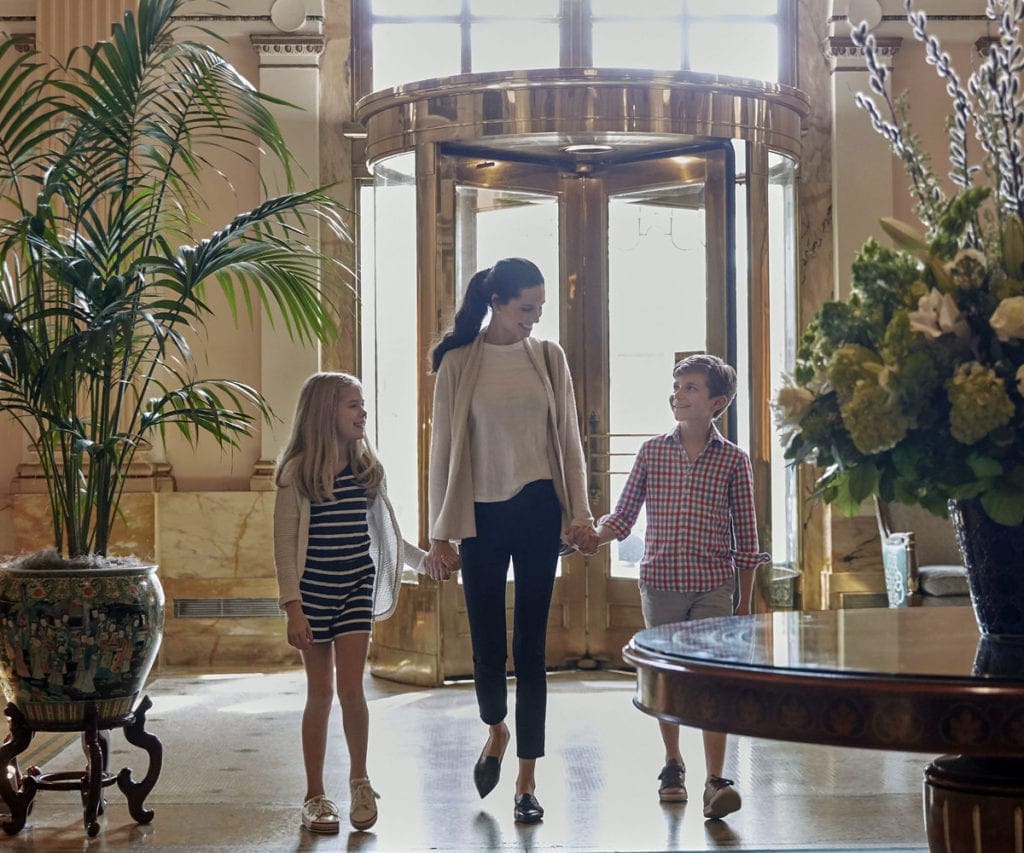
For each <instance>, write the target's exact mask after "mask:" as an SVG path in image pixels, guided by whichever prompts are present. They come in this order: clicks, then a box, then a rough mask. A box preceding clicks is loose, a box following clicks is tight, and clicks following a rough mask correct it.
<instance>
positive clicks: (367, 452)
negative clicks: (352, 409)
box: [274, 372, 384, 503]
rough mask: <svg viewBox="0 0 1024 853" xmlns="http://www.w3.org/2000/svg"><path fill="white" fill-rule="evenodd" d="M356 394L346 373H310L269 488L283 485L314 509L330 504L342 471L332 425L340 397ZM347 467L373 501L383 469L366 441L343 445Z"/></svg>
mask: <svg viewBox="0 0 1024 853" xmlns="http://www.w3.org/2000/svg"><path fill="white" fill-rule="evenodd" d="M353 387H355V388H361V387H362V385H361V384H360V382H359V380H358V379H356V377H354V376H352V375H350V374H348V373H334V372H323V373H314V374H313V375H312V376H310V377H309V378H308V379H307V380H306V381H305V382H304V383H303V385H302V390H301V391H300V392H299V402H298V404H297V405H296V407H295V419H294V421H293V422H292V431H291V435H290V436H288V443H287V444H286V445H285V448H284V450H282V451H281V455H280V456H279V457H278V460H277V468H276V469H275V472H274V483H275V484H276V485H278V486H281V485H283V484H284V482H285V480H287V482H289V483H290V484H291V485H293V486H295V488H296V489H298V490H299V493H300V494H301V495H302V496H303V497H306V498H308V499H309V500H310V501H312V502H313V503H317V502H322V501H326V500H329V499H330V497H331V495H332V494H333V493H334V477H335V476H336V475H337V474H338V472H339V471H340V470H341V469H342V465H341V459H342V456H343V454H342V453H341V450H342V447H341V442H339V440H338V437H337V431H336V427H335V424H336V423H337V420H338V406H339V405H340V403H341V398H342V395H343V394H344V393H345V392H346V391H347V390H348V389H350V388H353ZM345 444H347V445H348V448H347V449H348V459H349V465H350V466H351V467H352V474H353V476H354V477H355V480H356V482H357V483H358V484H359V485H360V486H362V487H363V488H364V489H366V492H367V494H368V495H370V496H373V495H376V494H377V492H378V490H379V489H380V484H381V481H382V480H383V479H384V468H383V466H382V465H381V464H380V460H379V459H378V458H377V455H376V454H375V453H374V452H373V448H371V447H370V445H369V444H368V443H367V441H366V440H365V439H359V440H356V441H348V442H345Z"/></svg>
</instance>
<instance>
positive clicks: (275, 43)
mask: <svg viewBox="0 0 1024 853" xmlns="http://www.w3.org/2000/svg"><path fill="white" fill-rule="evenodd" d="M249 42H250V43H251V44H252V49H253V50H255V51H256V52H257V53H258V54H261V55H263V56H300V55H305V56H319V55H320V54H321V53H323V52H324V44H325V42H326V39H325V38H324V37H323V36H314V35H310V36H286V35H253V36H249Z"/></svg>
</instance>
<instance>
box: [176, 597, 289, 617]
mask: <svg viewBox="0 0 1024 853" xmlns="http://www.w3.org/2000/svg"><path fill="white" fill-rule="evenodd" d="M267 616H284V613H283V612H282V610H281V608H280V607H278V605H277V599H276V598H176V599H174V618H175V619H246V618H251V617H267Z"/></svg>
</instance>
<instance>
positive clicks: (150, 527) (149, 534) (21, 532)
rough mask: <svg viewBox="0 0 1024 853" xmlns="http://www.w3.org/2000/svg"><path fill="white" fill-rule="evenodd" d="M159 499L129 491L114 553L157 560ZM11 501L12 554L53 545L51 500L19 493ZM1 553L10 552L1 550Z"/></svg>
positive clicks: (116, 530)
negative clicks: (157, 504) (157, 502)
mask: <svg viewBox="0 0 1024 853" xmlns="http://www.w3.org/2000/svg"><path fill="white" fill-rule="evenodd" d="M156 499H157V495H156V494H153V493H138V492H137V493H133V494H126V495H124V496H123V497H122V498H121V510H122V513H121V515H120V516H119V517H118V519H117V520H116V521H115V522H114V529H113V531H112V533H111V537H110V541H111V543H112V544H111V548H110V551H111V553H114V554H119V555H122V556H129V555H131V556H135V557H138V558H139V559H142V560H153V559H157V549H156V527H155V525H156ZM9 502H10V505H11V509H12V515H13V525H12V526H13V541H12V543H11V545H12V547H11V548H10V549H9V551H10V553H14V554H21V553H29V552H32V551H39V550H41V549H43V548H52V547H53V527H52V524H51V521H50V509H49V506H50V502H49V499H48V498H47V496H46V495H43V494H15V495H11V496H10V498H9ZM0 553H6V551H4V552H0Z"/></svg>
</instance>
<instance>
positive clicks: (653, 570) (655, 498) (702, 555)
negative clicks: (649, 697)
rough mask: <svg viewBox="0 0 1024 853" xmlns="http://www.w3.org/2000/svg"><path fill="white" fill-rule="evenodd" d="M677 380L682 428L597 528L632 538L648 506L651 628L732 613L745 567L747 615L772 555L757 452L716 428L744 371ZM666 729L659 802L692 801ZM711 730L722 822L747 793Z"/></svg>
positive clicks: (710, 359) (640, 460)
mask: <svg viewBox="0 0 1024 853" xmlns="http://www.w3.org/2000/svg"><path fill="white" fill-rule="evenodd" d="M672 377H673V381H672V394H671V395H670V396H669V405H670V406H671V407H672V412H673V413H674V415H675V419H676V421H677V425H676V427H675V429H673V430H672V431H671V432H669V433H666V434H665V435H661V436H658V437H656V438H652V439H648V440H647V441H645V442H644V443H643V444H642V445H641V447H640V451H639V452H638V453H637V457H636V461H635V462H634V463H633V469H632V470H631V471H630V473H629V478H628V479H627V480H626V485H625V487H624V488H623V490H622V496H621V497H620V498H619V502H618V504H617V505H616V507H615V511H614V512H612V513H610V514H608V515H606V516H604V518H602V519H601V520H600V522H599V523H598V526H597V531H596V532H597V541H598V543H599V544H604V543H606V542H609V541H611V540H612V539H613V538H615V539H618V540H620V541H621V540H623V539H625V538H626V537H627V536H628V535H629V532H630V530H631V529H632V527H633V524H634V523H635V522H636V517H637V513H639V511H640V507H641V505H643V504H644V503H645V502H646V504H647V533H646V536H645V538H644V556H643V559H642V560H641V561H640V599H641V604H642V606H643V614H644V622H645V624H646V625H647V627H649V628H650V627H653V626H655V625H664V624H667V623H670V622H682V621H688V620H690V619H703V618H706V617H710V616H730V615H732V613H733V593H734V591H735V589H736V582H737V571H736V570H737V569H739V572H738V575H739V604H738V605H737V607H736V613H739V614H746V613H749V612H750V596H751V591H752V589H753V583H754V571H753V570H754V569H755V568H756V567H757V566H758V565H759V564H760V563H763V562H765V561H766V560H768V559H770V557H769V555H768V554H764V553H760V552H759V551H758V543H757V526H756V523H755V519H754V494H753V475H752V469H751V466H750V457H749V456H748V455H747V454H746V453H745V452H744V451H743V450H741V449H740V448H739V447H737V446H736V445H735V444H733V443H732V442H730V441H727V440H726V439H725V438H723V437H722V434H721V433H720V432H719V431H718V429H717V427H716V426H715V425H714V421H715V420H716V419H717V418H718V417H719V416H720V415H721V414H722V412H724V411H725V410H726V408H727V407H728V406H729V403H730V402H732V398H733V397H734V396H735V395H736V371H735V370H733V368H732V367H730V366H729V365H728V364H726V363H725V362H723V361H722V360H721V359H720V358H718V357H717V356H713V355H704V354H701V355H691V356H689V357H688V358H685V359H683V360H682V361H680V362H679V363H678V364H676V366H675V368H674V369H673V371H672ZM659 726H660V727H661V737H662V740H663V741H664V743H665V767H664V768H663V769H662V771H661V773H660V774H659V776H658V778H659V779H660V780H661V786H660V788H659V790H658V796H659V799H660V800H661V801H662V802H685V801H686V784H685V774H686V769H685V767H684V765H683V758H682V755H681V754H680V752H679V726H677V725H675V724H673V723H666V722H663V721H659ZM703 735H704V758H705V763H706V765H707V774H708V775H707V781H706V783H705V785H704V817H708V818H722V817H725V816H726V815H727V814H731V813H732V812H734V811H736V810H738V809H739V807H740V795H739V792H738V791H737V790H736V788H735V787H734V783H733V781H732V780H731V779H724V778H722V775H721V774H722V769H723V765H724V763H725V744H726V735H725V734H724V733H722V732H709V731H705V732H704V733H703Z"/></svg>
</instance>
